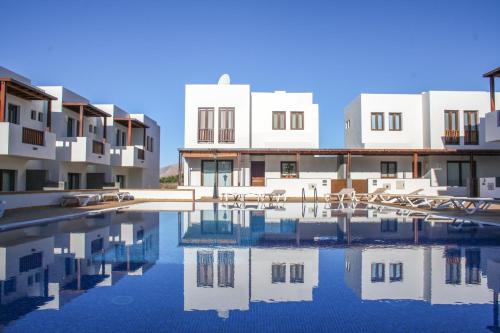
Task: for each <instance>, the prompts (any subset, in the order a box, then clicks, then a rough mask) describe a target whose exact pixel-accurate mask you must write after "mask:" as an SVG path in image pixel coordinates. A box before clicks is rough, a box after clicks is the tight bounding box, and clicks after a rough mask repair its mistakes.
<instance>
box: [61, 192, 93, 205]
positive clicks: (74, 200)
mask: <svg viewBox="0 0 500 333" xmlns="http://www.w3.org/2000/svg"><path fill="white" fill-rule="evenodd" d="M101 201H102V198H101V195H100V194H95V193H91V194H74V195H65V196H63V197H62V198H61V207H66V206H68V205H70V204H76V205H78V206H80V207H85V206H87V205H88V204H97V203H99V202H101Z"/></svg>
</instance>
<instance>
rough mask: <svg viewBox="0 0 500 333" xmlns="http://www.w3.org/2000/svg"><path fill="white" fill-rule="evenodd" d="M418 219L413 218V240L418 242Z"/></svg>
mask: <svg viewBox="0 0 500 333" xmlns="http://www.w3.org/2000/svg"><path fill="white" fill-rule="evenodd" d="M418 225H419V219H413V241H414V243H415V244H418V243H419V241H420V235H419V233H420V230H418Z"/></svg>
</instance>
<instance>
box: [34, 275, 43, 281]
mask: <svg viewBox="0 0 500 333" xmlns="http://www.w3.org/2000/svg"><path fill="white" fill-rule="evenodd" d="M41 278H42V277H41V275H40V273H36V274H35V282H36V283H38V282H40V280H41Z"/></svg>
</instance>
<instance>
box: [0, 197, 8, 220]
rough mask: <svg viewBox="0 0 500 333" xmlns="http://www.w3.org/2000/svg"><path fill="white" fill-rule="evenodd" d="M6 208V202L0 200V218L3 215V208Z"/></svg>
mask: <svg viewBox="0 0 500 333" xmlns="http://www.w3.org/2000/svg"><path fill="white" fill-rule="evenodd" d="M6 206H7V202H6V201H4V200H0V218H1V217H2V216H3V214H5V207H6Z"/></svg>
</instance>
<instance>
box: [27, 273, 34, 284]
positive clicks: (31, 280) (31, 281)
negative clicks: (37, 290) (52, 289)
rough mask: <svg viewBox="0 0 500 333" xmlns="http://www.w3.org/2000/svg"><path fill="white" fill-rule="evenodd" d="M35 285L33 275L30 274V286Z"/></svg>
mask: <svg viewBox="0 0 500 333" xmlns="http://www.w3.org/2000/svg"><path fill="white" fill-rule="evenodd" d="M32 285H33V275H30V276H28V286H32Z"/></svg>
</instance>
